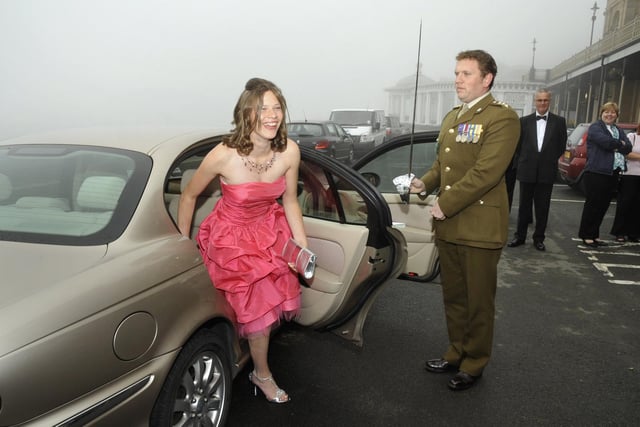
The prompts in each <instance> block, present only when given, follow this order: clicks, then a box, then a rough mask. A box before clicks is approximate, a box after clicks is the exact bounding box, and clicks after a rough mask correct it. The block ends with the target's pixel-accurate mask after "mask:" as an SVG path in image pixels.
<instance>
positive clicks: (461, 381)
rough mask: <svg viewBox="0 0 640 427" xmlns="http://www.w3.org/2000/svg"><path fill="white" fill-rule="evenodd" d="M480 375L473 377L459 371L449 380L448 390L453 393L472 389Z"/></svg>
mask: <svg viewBox="0 0 640 427" xmlns="http://www.w3.org/2000/svg"><path fill="white" fill-rule="evenodd" d="M480 376H481V375H478V376H474V375H470V374H467V373H466V372H464V371H459V372H458V373H457V374H455V376H454V377H453V378H451V379H450V380H449V384H448V386H449V388H450V389H451V390H453V391H461V390H466V389H468V388H471V387H473V385H474V384H475V383H476V381H478V379H479V378H480Z"/></svg>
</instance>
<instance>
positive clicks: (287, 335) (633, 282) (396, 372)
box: [227, 185, 640, 427]
mask: <svg viewBox="0 0 640 427" xmlns="http://www.w3.org/2000/svg"><path fill="white" fill-rule="evenodd" d="M581 200H582V197H581V196H580V195H578V194H577V193H575V192H574V191H573V190H571V189H569V188H568V187H566V186H564V185H558V186H556V187H555V188H554V195H553V202H552V207H551V214H550V220H549V226H548V230H547V239H546V240H545V244H546V246H547V251H546V252H538V251H536V250H535V248H533V246H532V242H531V240H530V237H529V240H528V241H527V244H526V245H525V246H520V247H517V248H505V249H504V251H503V255H502V259H501V261H500V270H499V271H500V274H499V283H498V293H497V297H496V305H497V312H496V317H497V320H496V330H495V338H494V350H493V357H492V360H491V362H490V364H489V366H488V367H487V368H486V369H485V372H484V375H483V378H482V379H481V380H480V382H479V383H478V384H477V385H476V386H475V387H473V388H472V389H470V390H466V391H463V392H452V391H450V390H449V389H448V388H447V386H446V383H447V380H448V379H449V376H450V375H448V374H432V373H428V372H426V371H425V370H424V369H423V365H424V361H425V360H426V359H428V358H433V357H439V356H440V355H441V353H442V351H443V350H444V348H445V346H446V344H447V337H446V331H445V322H444V314H443V307H442V300H441V290H440V286H439V283H437V281H436V282H434V283H427V284H417V283H409V282H403V281H400V280H394V281H393V282H392V284H391V286H389V287H388V288H387V289H386V290H385V291H384V292H383V293H382V294H381V295H380V297H379V298H378V300H377V301H376V303H375V304H374V306H373V308H372V310H371V312H370V314H369V317H368V319H367V323H366V325H365V331H364V337H365V343H364V346H363V347H357V346H355V345H353V344H351V343H348V342H345V341H344V340H342V339H341V338H339V337H338V336H336V335H334V334H332V333H318V332H315V331H312V330H308V329H304V328H302V327H298V326H296V325H289V326H286V327H285V328H283V330H282V331H281V332H280V333H279V334H278V335H277V336H276V337H274V339H273V341H272V345H271V351H270V361H271V367H272V370H273V372H274V374H275V378H276V379H277V381H278V383H279V384H280V386H281V387H282V388H284V389H286V390H287V392H288V393H289V394H290V395H291V397H292V401H291V402H289V403H287V404H284V405H276V404H272V403H268V402H267V401H266V400H265V399H264V397H263V396H262V395H261V394H260V392H258V397H254V396H253V394H252V391H253V388H252V387H250V385H249V382H248V380H247V375H248V372H249V371H250V367H248V368H247V369H245V370H244V371H243V372H241V374H240V375H239V376H238V377H237V378H236V379H235V381H234V384H233V386H234V390H233V396H232V405H231V413H230V417H229V419H228V423H227V425H228V426H231V427H236V426H318V427H320V426H332V427H334V426H451V425H456V426H637V425H640V331H639V327H640V274H638V273H639V270H638V268H639V265H640V244H630V243H627V244H625V245H616V244H613V243H612V246H610V247H607V248H604V249H602V250H598V251H592V250H588V249H589V248H586V247H583V245H582V244H581V241H579V240H578V239H577V230H578V225H579V222H580V214H581V211H582V202H581ZM614 212H615V205H613V204H612V206H611V207H610V209H609V212H608V214H607V216H606V218H605V221H604V223H603V226H602V228H601V237H602V238H603V239H605V240H609V241H611V236H609V234H608V231H609V228H610V226H611V223H612V221H613V215H614ZM516 217H517V194H516V198H515V201H514V207H513V211H512V212H511V226H510V229H511V232H513V229H514V227H515V222H516ZM530 232H531V229H530ZM437 280H439V279H437Z"/></svg>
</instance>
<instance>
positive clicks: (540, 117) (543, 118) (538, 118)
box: [536, 116, 547, 120]
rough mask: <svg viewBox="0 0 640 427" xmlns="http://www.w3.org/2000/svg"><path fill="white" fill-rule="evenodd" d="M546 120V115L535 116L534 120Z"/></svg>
mask: <svg viewBox="0 0 640 427" xmlns="http://www.w3.org/2000/svg"><path fill="white" fill-rule="evenodd" d="M540 119H542V120H547V116H536V120H540Z"/></svg>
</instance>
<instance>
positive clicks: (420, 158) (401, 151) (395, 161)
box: [359, 144, 437, 193]
mask: <svg viewBox="0 0 640 427" xmlns="http://www.w3.org/2000/svg"><path fill="white" fill-rule="evenodd" d="M436 146H437V144H414V147H413V161H412V170H413V173H414V174H415V175H416V176H418V177H419V176H422V174H424V173H425V172H426V171H427V170H428V169H429V168H430V167H431V165H433V162H434V161H435V159H436ZM409 156H410V146H409V145H405V146H402V147H397V148H396V149H394V150H390V151H386V152H384V153H381V154H380V155H379V156H378V157H376V158H375V159H373V160H371V161H370V162H369V163H367V164H366V165H364V166H362V167H361V168H359V172H360V173H362V174H364V173H367V172H371V173H375V174H377V175H378V176H379V177H380V183H379V185H378V186H377V188H378V190H379V191H380V192H381V193H395V192H396V191H397V190H396V186H395V185H394V184H393V178H395V177H397V176H399V175H402V174H406V173H408V172H409Z"/></svg>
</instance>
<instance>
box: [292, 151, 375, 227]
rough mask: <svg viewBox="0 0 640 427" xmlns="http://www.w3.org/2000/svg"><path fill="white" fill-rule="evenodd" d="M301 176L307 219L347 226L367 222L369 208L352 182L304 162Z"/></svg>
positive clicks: (299, 197)
mask: <svg viewBox="0 0 640 427" xmlns="http://www.w3.org/2000/svg"><path fill="white" fill-rule="evenodd" d="M298 176H299V186H300V188H299V189H298V193H299V194H298V201H299V203H300V208H301V209H302V214H303V215H304V216H307V217H313V218H320V219H329V220H333V221H337V222H344V223H348V224H363V225H364V224H366V223H367V208H366V205H365V204H364V203H363V202H362V199H361V197H360V196H359V193H358V192H357V191H356V190H355V188H353V186H352V184H351V183H349V182H348V181H346V180H338V179H337V178H336V177H334V176H333V175H331V174H329V173H326V172H325V171H324V170H323V169H322V168H321V167H319V166H318V165H315V164H312V163H309V162H306V161H302V162H301V164H300V169H299V174H298Z"/></svg>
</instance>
